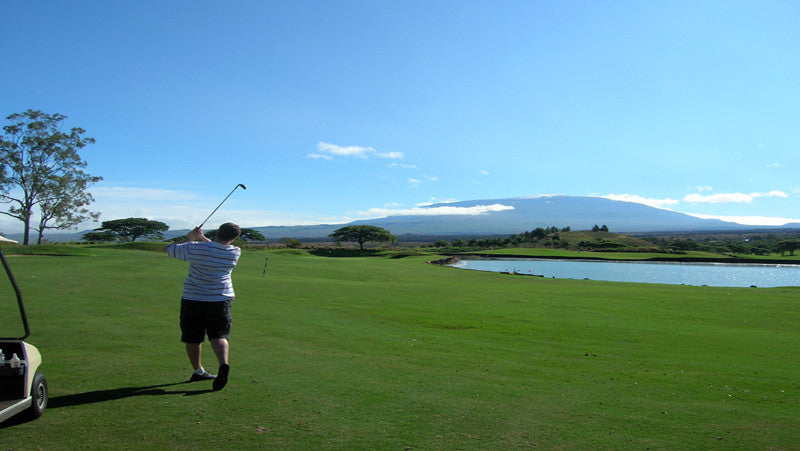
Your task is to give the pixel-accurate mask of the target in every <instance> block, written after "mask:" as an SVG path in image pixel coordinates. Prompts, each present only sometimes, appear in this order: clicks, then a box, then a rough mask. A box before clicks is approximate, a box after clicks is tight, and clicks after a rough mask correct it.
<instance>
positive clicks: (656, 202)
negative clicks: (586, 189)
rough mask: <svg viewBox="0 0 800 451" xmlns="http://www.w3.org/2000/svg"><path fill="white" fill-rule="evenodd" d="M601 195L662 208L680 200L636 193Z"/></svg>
mask: <svg viewBox="0 0 800 451" xmlns="http://www.w3.org/2000/svg"><path fill="white" fill-rule="evenodd" d="M600 197H603V198H606V199H611V200H620V201H624V202H635V203H637V204H644V205H647V206H650V207H655V208H662V209H663V208H665V207H667V206H668V205H675V204H677V203H678V202H679V201H678V200H675V199H670V198H666V199H653V198H647V197H642V196H637V195H635V194H607V195H605V196H600Z"/></svg>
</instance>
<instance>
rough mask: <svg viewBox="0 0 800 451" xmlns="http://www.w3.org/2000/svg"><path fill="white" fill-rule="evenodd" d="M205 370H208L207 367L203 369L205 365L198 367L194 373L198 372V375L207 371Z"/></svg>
mask: <svg viewBox="0 0 800 451" xmlns="http://www.w3.org/2000/svg"><path fill="white" fill-rule="evenodd" d="M205 372H206V370H205V369H203V367H202V366H201V367H200V368H198V369H196V370H194V374H197V375H201V374H203V373H205Z"/></svg>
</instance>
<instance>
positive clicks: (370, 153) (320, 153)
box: [308, 141, 404, 160]
mask: <svg viewBox="0 0 800 451" xmlns="http://www.w3.org/2000/svg"><path fill="white" fill-rule="evenodd" d="M334 156H337V157H354V158H370V157H377V158H388V159H391V160H399V159H402V158H403V157H404V155H403V153H402V152H378V151H377V150H375V149H374V148H372V147H361V146H339V145H336V144H330V143H326V142H322V141H320V142H318V143H317V152H313V153H310V154H308V157H309V158H315V159H326V160H331V159H333V157H334Z"/></svg>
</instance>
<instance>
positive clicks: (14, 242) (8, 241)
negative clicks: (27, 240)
mask: <svg viewBox="0 0 800 451" xmlns="http://www.w3.org/2000/svg"><path fill="white" fill-rule="evenodd" d="M3 243H6V244H17V242H16V241H14V240H9V239H8V238H6V237H4V236H2V235H0V244H3Z"/></svg>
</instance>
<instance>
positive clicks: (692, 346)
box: [0, 249, 800, 449]
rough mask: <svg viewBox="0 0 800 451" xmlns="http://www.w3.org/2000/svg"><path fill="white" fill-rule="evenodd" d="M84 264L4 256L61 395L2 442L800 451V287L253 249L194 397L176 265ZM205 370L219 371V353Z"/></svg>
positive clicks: (146, 255)
mask: <svg viewBox="0 0 800 451" xmlns="http://www.w3.org/2000/svg"><path fill="white" fill-rule="evenodd" d="M89 254H90V255H77V256H69V257H64V256H16V257H11V258H10V259H9V260H10V264H11V265H12V268H13V269H14V270H15V273H16V275H17V279H18V281H19V283H20V286H21V288H22V290H23V294H24V296H25V299H26V306H27V310H28V315H29V318H30V323H31V328H32V330H33V333H32V335H31V337H30V338H29V340H28V341H29V342H31V343H32V344H34V345H36V346H37V347H38V348H39V349H40V351H41V352H42V354H43V357H44V364H43V366H42V367H41V371H42V372H43V373H45V375H46V376H47V378H48V380H49V382H50V389H51V393H50V396H51V399H50V402H51V404H50V407H49V408H48V410H47V412H46V413H45V415H44V416H43V417H42V418H40V419H39V420H36V421H33V422H29V423H22V424H15V423H11V424H9V422H6V423H3V424H0V428H3V429H2V433H1V434H0V435H1V436H2V438H3V440H4V443H6V444H12V445H11V447H12V448H17V449H34V448H36V449H77V448H82V449H87V448H88V449H109V448H126V449H153V448H156V449H197V448H201V447H202V448H207V449H250V448H259V447H265V448H290V449H308V448H317V449H319V448H323V449H406V448H408V449H501V448H521V447H536V448H561V449H564V448H566V449H587V448H605V449H621V448H622V449H625V448H627V449H644V448H661V449H664V448H667V449H683V448H746V449H766V448H775V449H797V447H798V444H800V422H799V420H798V412H799V411H800V376H799V375H800V359H799V358H798V357H799V355H798V348H797V343H800V328H799V327H797V315H798V310H799V305H798V304H800V288H772V289H762V288H758V289H756V288H713V287H689V286H671V285H648V284H625V283H606V282H597V281H584V280H557V279H541V278H530V277H518V276H511V275H501V274H494V273H484V272H478V271H461V270H458V269H454V268H448V267H439V266H435V265H428V264H426V263H425V262H426V261H428V260H433V259H435V258H437V257H435V256H430V257H417V256H415V257H407V258H399V259H398V258H394V259H392V258H386V257H357V258H330V257H319V256H313V255H309V254H307V253H305V252H304V251H245V252H244V254H243V256H242V259H241V261H240V264H239V266H238V267H237V268H236V269H235V271H234V283H235V286H236V291H237V300H236V301H235V303H234V310H233V313H234V318H235V320H234V330H233V334H232V340H231V365H232V371H231V379H230V382H229V384H228V386H227V387H226V388H225V389H224V390H222V391H220V392H212V391H210V383H193V384H188V383H183V381H185V380H186V379H187V378H188V376H189V373H190V370H189V367H188V363H187V360H186V357H185V354H184V351H183V347H182V344H181V343H180V342H179V332H178V320H177V317H178V305H179V301H178V300H179V298H180V292H181V283H182V281H183V278H184V277H185V273H186V264H185V263H182V262H179V261H176V260H172V259H169V258H168V257H166V255H164V254H161V253H157V252H147V251H141V250H118V249H92V250H91V252H90V253H89ZM267 257H268V265H267V274H266V276H262V270H263V267H264V263H265V260H266V259H267ZM7 299H8V300H9V301H10V300H11V299H12V298H11V297H10V295H8V297H7ZM204 362H205V366H206V368H208V369H211V370H215V368H216V364H215V363H214V359H213V357H212V354H211V352H210V349H205V353H204Z"/></svg>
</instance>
